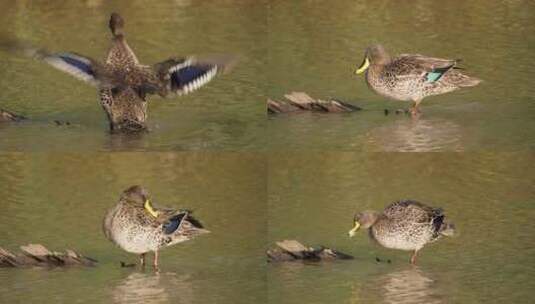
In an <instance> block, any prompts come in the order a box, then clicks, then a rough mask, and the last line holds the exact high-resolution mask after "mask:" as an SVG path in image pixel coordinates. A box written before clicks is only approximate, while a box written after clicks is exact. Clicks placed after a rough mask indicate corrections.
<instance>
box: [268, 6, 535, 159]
mask: <svg viewBox="0 0 535 304" xmlns="http://www.w3.org/2000/svg"><path fill="white" fill-rule="evenodd" d="M320 7H321V8H320ZM534 13H535V3H534V2H530V1H492V2H488V1H468V2H467V1H457V0H454V1H447V2H429V1H410V2H405V3H400V2H399V1H349V0H341V1H331V2H329V5H328V6H326V5H321V3H320V2H319V1H313V0H309V1H272V2H271V9H270V13H269V32H268V33H269V34H268V36H269V43H268V46H269V66H270V68H269V70H268V73H269V80H270V81H269V83H270V86H269V88H268V96H270V97H271V98H275V99H278V98H282V96H283V95H284V94H286V93H289V92H291V91H305V92H307V93H309V94H310V95H311V96H312V97H315V98H321V99H326V98H329V97H335V98H338V99H340V100H344V101H347V102H351V103H354V104H356V105H359V106H361V107H363V108H364V109H365V111H362V112H358V113H353V114H351V115H332V114H329V115H310V114H304V115H299V116H296V115H290V116H287V115H281V116H278V117H275V118H272V119H270V120H269V121H268V130H269V131H268V133H269V138H270V141H269V145H270V147H271V148H273V149H288V148H290V149H296V150H310V149H313V150H326V149H329V150H335V149H336V150H349V151H355V150H357V151H486V150H491V151H518V150H527V149H532V148H534V147H535V132H534V131H535V119H534V118H535V88H534V86H533V82H532V81H531V80H530V75H531V71H532V70H533V69H534V68H535V52H533V50H534V49H533V47H534V45H535V28H534V27H533V18H532V17H533V14H534ZM373 43H381V44H383V45H384V46H385V48H386V49H387V50H390V52H391V53H392V54H401V53H421V54H424V55H428V56H434V57H443V58H462V59H463V61H462V64H461V66H462V67H463V68H465V69H466V70H465V71H464V72H465V73H467V74H468V75H473V76H477V77H479V78H481V79H483V83H482V84H481V85H479V86H477V87H474V88H467V89H464V90H460V91H457V92H454V93H450V94H446V95H442V96H435V97H429V98H426V99H424V101H423V103H422V108H421V110H422V111H423V115H422V119H421V120H420V121H419V122H417V123H415V122H413V121H411V120H410V119H409V118H408V117H400V116H396V115H393V114H391V115H389V116H386V117H385V116H384V114H383V111H384V109H389V110H391V113H392V110H395V109H400V108H407V107H408V106H409V104H408V103H405V102H400V101H390V100H387V99H385V98H384V97H381V96H378V95H375V94H374V93H373V92H372V91H370V90H369V89H368V87H367V86H366V84H365V81H364V78H363V77H361V76H357V75H354V74H353V72H354V69H355V67H356V66H357V65H359V64H360V63H361V62H362V58H363V55H364V50H365V48H366V47H367V46H368V45H370V44H373Z"/></svg>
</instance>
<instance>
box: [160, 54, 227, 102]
mask: <svg viewBox="0 0 535 304" xmlns="http://www.w3.org/2000/svg"><path fill="white" fill-rule="evenodd" d="M233 62H234V60H233V59H231V57H219V58H215V57H214V58H207V59H197V58H194V57H189V58H182V59H175V58H172V59H168V60H166V61H163V62H160V63H158V64H156V65H155V66H154V70H155V71H156V73H157V74H158V75H159V77H160V79H161V80H162V81H164V83H165V85H166V90H165V93H164V94H163V95H164V96H167V95H169V94H177V95H185V94H189V93H191V92H193V91H195V90H197V89H199V88H200V87H202V86H204V85H206V84H207V83H208V82H210V81H211V80H212V79H214V77H215V76H216V75H218V74H220V73H223V72H226V71H228V70H229V67H230V66H231V65H232V63H233Z"/></svg>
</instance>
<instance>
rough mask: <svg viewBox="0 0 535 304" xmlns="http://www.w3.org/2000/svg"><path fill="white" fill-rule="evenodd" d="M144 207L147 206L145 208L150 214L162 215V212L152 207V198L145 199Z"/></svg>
mask: <svg viewBox="0 0 535 304" xmlns="http://www.w3.org/2000/svg"><path fill="white" fill-rule="evenodd" d="M143 207H145V210H147V212H148V213H150V215H152V216H154V217H158V215H160V213H159V212H158V211H156V210H154V209H153V208H152V205H151V204H150V200H146V201H145V204H144V205H143Z"/></svg>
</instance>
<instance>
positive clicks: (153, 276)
mask: <svg viewBox="0 0 535 304" xmlns="http://www.w3.org/2000/svg"><path fill="white" fill-rule="evenodd" d="M189 279H190V278H189V275H184V276H177V275H176V274H175V273H158V272H152V273H149V272H147V273H142V272H135V273H132V274H130V275H129V276H128V277H126V278H125V279H124V280H123V281H121V282H120V283H119V285H117V286H116V287H115V288H114V290H113V302H114V303H147V304H153V303H171V302H173V303H193V289H192V285H191V282H190V280H189Z"/></svg>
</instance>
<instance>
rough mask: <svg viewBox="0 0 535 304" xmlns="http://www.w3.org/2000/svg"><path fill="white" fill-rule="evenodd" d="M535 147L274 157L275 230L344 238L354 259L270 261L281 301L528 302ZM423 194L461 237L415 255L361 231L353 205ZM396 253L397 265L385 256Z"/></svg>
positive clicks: (282, 234) (271, 236)
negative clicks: (354, 231) (532, 150)
mask: <svg viewBox="0 0 535 304" xmlns="http://www.w3.org/2000/svg"><path fill="white" fill-rule="evenodd" d="M534 160H535V155H533V154H529V153H525V154H521V153H511V154H508V153H499V154H492V153H488V154H484V153H483V154H480V153H469V154H466V153H461V154H459V153H439V154H436V153H374V154H354V153H292V154H286V153H278V154H273V155H272V156H270V158H269V177H268V181H269V183H268V184H269V187H268V193H269V203H268V223H269V225H268V240H269V242H270V243H271V244H273V243H274V242H275V241H278V240H282V239H297V240H300V241H302V242H304V243H306V244H309V245H314V246H318V245H324V246H330V247H334V248H336V249H339V250H340V251H342V252H346V253H349V254H352V255H354V256H355V260H352V261H339V262H334V263H324V264H319V265H318V264H312V265H304V264H301V263H286V264H270V265H269V267H268V286H269V289H268V297H269V300H270V303H504V302H510V303H529V302H530V301H531V299H532V298H533V295H534V291H533V290H534V287H535V285H534V283H533V280H532V278H533V276H534V275H535V267H534V265H535V249H534V248H535V246H534V245H535V239H534V238H533V235H534V233H535V224H534V223H533V217H534V216H535V199H534V198H535V190H534V188H533V180H535V169H534V167H533V166H529V165H528V164H530V163H533V161H534ZM400 199H415V200H419V201H421V202H425V203H428V204H430V205H432V206H435V207H442V208H443V209H444V210H445V213H446V216H447V217H449V218H450V219H451V220H452V221H453V222H454V223H455V225H456V228H457V231H458V235H457V236H456V237H453V238H443V239H440V240H439V241H437V242H435V243H433V244H430V245H428V246H426V247H425V248H424V249H422V250H421V251H420V254H419V260H418V265H417V266H416V267H412V266H411V265H410V264H409V256H410V253H408V252H403V251H396V250H388V249H384V248H381V247H378V246H377V245H375V244H373V243H372V242H370V240H369V239H368V236H367V234H366V232H363V231H361V232H360V233H359V234H358V235H357V236H355V237H354V238H352V239H350V238H349V237H348V236H347V231H348V230H349V229H350V228H351V227H352V220H353V214H354V213H355V212H356V211H362V210H369V209H371V210H382V209H383V208H384V207H385V206H386V205H387V204H389V203H390V202H393V201H396V200H400ZM376 257H377V258H379V259H381V260H382V261H387V260H390V261H391V263H390V264H389V263H388V262H381V263H378V262H377V261H376Z"/></svg>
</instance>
